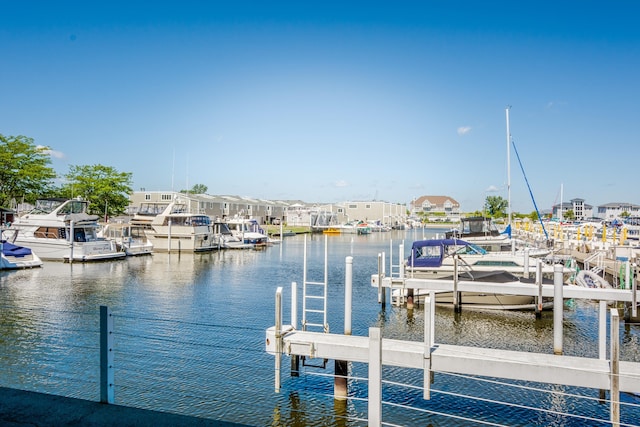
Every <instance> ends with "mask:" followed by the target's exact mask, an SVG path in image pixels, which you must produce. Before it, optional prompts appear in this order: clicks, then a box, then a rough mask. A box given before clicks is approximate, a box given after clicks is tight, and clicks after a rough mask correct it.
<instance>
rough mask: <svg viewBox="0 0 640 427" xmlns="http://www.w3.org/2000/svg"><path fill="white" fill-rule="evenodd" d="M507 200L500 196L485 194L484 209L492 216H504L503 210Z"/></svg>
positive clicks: (505, 207) (507, 203)
mask: <svg viewBox="0 0 640 427" xmlns="http://www.w3.org/2000/svg"><path fill="white" fill-rule="evenodd" d="M508 205H509V202H508V201H507V200H505V199H503V198H502V197H500V196H487V198H486V200H485V202H484V210H485V211H486V212H488V213H489V216H491V217H493V218H502V217H504V216H506V213H505V210H506V209H507V206H508Z"/></svg>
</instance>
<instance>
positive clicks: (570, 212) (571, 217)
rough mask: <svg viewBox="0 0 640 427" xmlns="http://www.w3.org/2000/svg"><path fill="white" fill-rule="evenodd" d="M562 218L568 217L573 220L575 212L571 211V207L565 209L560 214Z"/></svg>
mask: <svg viewBox="0 0 640 427" xmlns="http://www.w3.org/2000/svg"><path fill="white" fill-rule="evenodd" d="M562 217H563V218H564V219H568V220H569V221H573V220H574V219H576V214H574V213H573V209H567V211H566V212H565V213H564V214H563V215H562Z"/></svg>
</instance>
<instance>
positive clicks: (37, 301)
mask: <svg viewBox="0 0 640 427" xmlns="http://www.w3.org/2000/svg"><path fill="white" fill-rule="evenodd" d="M421 237H422V231H420V232H418V233H415V232H412V231H407V232H392V233H376V234H372V235H369V236H348V235H347V236H330V237H329V239H328V242H329V303H328V312H329V314H328V319H329V326H330V329H331V332H336V333H340V332H342V331H343V327H344V320H343V319H344V317H343V316H344V313H343V311H344V286H343V285H344V264H345V257H346V256H352V257H353V277H354V278H353V334H354V335H367V333H368V329H369V327H371V326H380V327H381V328H383V336H384V337H389V338H401V339H407V340H415V341H422V331H423V317H422V315H423V311H422V309H421V308H417V309H416V310H414V311H413V312H408V311H407V310H406V309H404V308H396V307H390V306H387V309H386V311H385V312H381V309H380V306H379V305H378V304H377V290H376V289H374V288H372V287H371V286H370V285H369V280H370V275H371V274H372V273H375V272H376V271H377V254H378V253H379V252H382V251H385V252H387V253H388V251H389V241H390V240H391V239H393V241H394V244H393V250H394V251H396V252H397V245H398V244H399V243H400V242H401V241H402V239H405V243H406V246H407V251H406V253H408V247H409V245H410V244H411V242H412V241H413V240H414V239H416V238H421ZM307 239H308V248H307V252H308V280H313V281H320V280H322V275H323V261H324V241H325V238H324V236H308V237H307ZM303 242H304V237H303V236H296V237H292V238H286V239H285V241H284V242H283V243H282V244H281V245H276V246H273V247H270V248H267V249H266V250H263V251H222V252H214V253H207V254H182V255H178V254H171V255H168V254H154V255H153V256H150V257H143V258H131V259H126V260H123V261H118V262H111V263H100V264H74V265H69V264H62V263H46V264H45V266H44V267H43V268H41V269H37V270H31V271H17V272H1V273H0V385H1V386H5V387H15V388H20V389H25V390H35V391H40V392H46V393H52V394H58V395H65V396H72V397H80V398H85V399H91V400H99V389H98V381H99V367H98V363H99V354H98V349H99V333H98V331H99V307H100V306H101V305H107V306H109V307H110V308H111V310H112V312H113V314H114V323H115V349H116V353H115V367H116V374H115V384H116V388H115V396H116V403H118V404H122V405H128V406H136V407H142V408H150V409H158V410H162V411H169V412H178V413H183V414H188V415H195V416H200V417H207V418H214V419H220V420H225V421H235V422H242V423H246V424H249V425H257V426H267V425H282V426H306V425H336V426H342V425H345V426H346V425H366V414H367V402H366V397H367V383H366V377H367V366H366V365H362V364H353V365H352V366H351V367H350V376H351V379H350V381H349V387H350V390H349V393H350V396H351V398H350V399H349V400H348V401H347V402H346V403H340V402H337V403H336V402H335V401H334V400H333V378H332V377H330V375H331V374H332V373H333V363H332V362H330V364H329V366H328V369H319V368H315V367H305V368H303V372H302V373H301V375H300V377H297V378H295V377H290V376H289V372H288V366H289V365H288V363H289V359H288V358H287V357H284V358H283V375H282V379H283V388H282V390H281V391H280V393H275V392H274V390H273V388H274V359H273V356H270V355H268V354H266V352H265V351H264V339H265V330H266V328H268V327H270V326H272V325H273V324H274V304H275V302H274V301H275V291H276V288H277V287H278V286H282V287H283V288H284V309H285V323H288V320H289V316H290V314H289V313H290V309H289V307H290V296H291V292H290V287H291V282H292V281H296V282H298V284H299V286H300V287H299V296H301V294H302V289H301V283H302V275H303V246H304V244H303ZM396 262H397V261H396ZM298 316H299V318H301V311H300V309H299V315H298ZM597 319H598V313H597V305H595V304H590V303H584V302H581V303H578V302H575V303H572V304H571V303H568V304H567V305H566V307H565V323H564V349H565V354H567V355H581V356H589V357H597V334H598V332H597ZM620 336H621V339H622V358H623V360H632V361H636V362H640V350H639V348H640V346H639V341H640V327H638V326H631V327H628V326H627V327H625V326H622V327H621V331H620ZM436 342H439V343H447V344H460V345H477V346H484V347H492V348H504V349H510V350H529V351H535V352H543V353H551V352H552V349H553V319H552V317H551V313H550V312H549V313H545V315H544V316H543V318H542V319H540V320H535V318H534V315H533V313H522V312H498V313H482V312H472V311H466V312H463V313H462V314H461V315H454V314H453V312H452V311H451V310H449V309H446V308H439V309H438V310H437V317H436ZM383 380H384V381H385V383H384V385H383V400H384V402H386V403H385V405H384V406H383V420H384V422H386V423H389V424H391V425H407V426H413V425H433V426H436V425H447V426H450V425H464V426H466V425H481V424H479V423H478V422H475V421H473V420H477V421H485V422H488V423H493V424H490V425H522V426H531V425H535V426H549V425H557V426H561V425H562V426H565V425H569V426H582V425H606V424H605V423H598V422H597V421H595V419H603V420H606V419H608V416H609V415H608V404H602V403H599V402H598V401H597V397H598V391H597V390H589V389H570V388H566V387H558V386H547V385H542V384H535V383H528V384H527V383H517V384H516V385H517V386H518V387H512V386H506V385H503V384H500V383H498V382H486V381H479V380H478V379H474V378H468V377H467V378H464V377H458V376H453V375H447V374H442V373H436V374H435V382H434V384H433V385H432V390H433V393H432V399H431V400H429V401H424V400H423V399H422V390H421V389H420V387H421V383H422V372H421V371H412V370H407V369H399V368H385V369H384V371H383ZM512 384H515V383H512ZM549 390H551V391H556V392H559V393H555V394H551V393H548V392H546V391H549ZM574 395H583V396H587V397H588V398H589V399H584V398H579V397H576V396H574ZM471 397H475V398H479V399H481V400H477V399H472V398H471ZM622 399H623V401H624V402H625V403H629V404H635V405H640V399H639V398H637V397H634V396H626V395H623V396H622ZM499 402H509V403H511V404H513V405H511V406H505V405H504V404H501V403H499ZM527 407H531V408H544V409H547V410H548V411H550V412H539V411H535V410H533V409H529V408H527ZM562 412H570V413H573V414H579V415H580V416H581V417H586V418H569V417H565V416H563V415H560V414H559V413H562ZM621 412H622V421H623V422H626V423H628V424H635V425H638V424H640V421H639V420H640V408H639V407H638V406H624V407H623V408H622V411H621ZM440 414H449V415H453V416H455V417H456V418H451V417H447V416H445V415H440Z"/></svg>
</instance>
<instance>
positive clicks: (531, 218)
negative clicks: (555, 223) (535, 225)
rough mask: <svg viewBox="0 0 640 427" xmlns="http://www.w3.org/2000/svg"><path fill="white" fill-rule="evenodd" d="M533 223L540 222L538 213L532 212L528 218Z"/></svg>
mask: <svg viewBox="0 0 640 427" xmlns="http://www.w3.org/2000/svg"><path fill="white" fill-rule="evenodd" d="M527 217H528V218H529V219H530V220H531V221H538V219H540V217H539V216H538V212H537V211H531V213H530V214H529V215H528V216H527Z"/></svg>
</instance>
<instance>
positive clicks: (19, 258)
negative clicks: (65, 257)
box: [0, 229, 42, 270]
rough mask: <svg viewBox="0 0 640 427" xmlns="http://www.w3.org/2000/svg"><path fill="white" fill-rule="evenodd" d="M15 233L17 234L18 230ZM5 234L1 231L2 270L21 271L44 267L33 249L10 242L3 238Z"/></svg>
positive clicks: (0, 257) (0, 252)
mask: <svg viewBox="0 0 640 427" xmlns="http://www.w3.org/2000/svg"><path fill="white" fill-rule="evenodd" d="M13 231H14V233H15V232H16V230H13ZM3 232H4V230H2V229H0V270H19V269H23V268H34V267H41V266H42V260H41V259H40V257H38V255H36V254H35V253H34V252H33V251H32V250H31V248H27V247H24V246H18V245H16V244H13V243H11V242H9V241H8V240H6V239H5V238H4V237H3ZM6 237H8V236H6Z"/></svg>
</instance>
